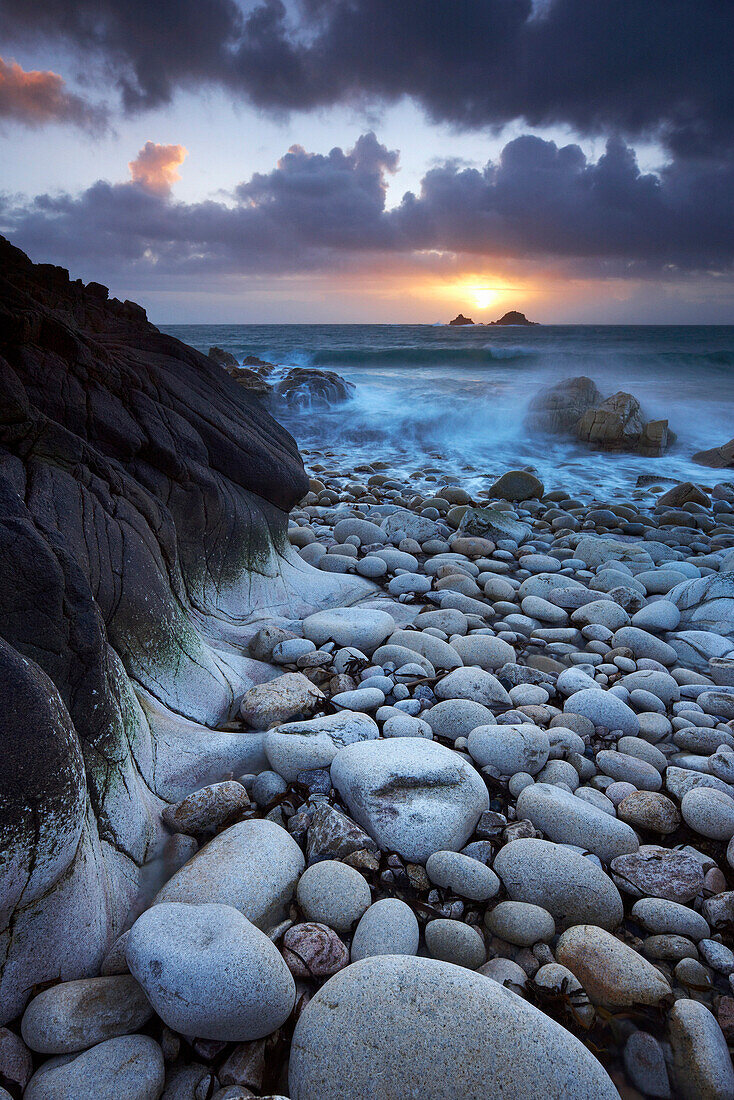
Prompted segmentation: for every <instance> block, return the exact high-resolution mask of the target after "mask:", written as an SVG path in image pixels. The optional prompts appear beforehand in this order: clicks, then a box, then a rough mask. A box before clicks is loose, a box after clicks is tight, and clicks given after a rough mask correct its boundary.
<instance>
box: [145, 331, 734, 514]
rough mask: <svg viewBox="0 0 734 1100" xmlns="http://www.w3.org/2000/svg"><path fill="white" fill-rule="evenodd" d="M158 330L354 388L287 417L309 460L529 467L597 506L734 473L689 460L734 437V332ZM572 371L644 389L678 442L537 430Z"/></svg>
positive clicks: (481, 474) (477, 470)
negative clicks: (647, 444)
mask: <svg viewBox="0 0 734 1100" xmlns="http://www.w3.org/2000/svg"><path fill="white" fill-rule="evenodd" d="M162 327H163V328H164V329H165V331H167V332H169V333H171V334H172V335H174V336H177V337H178V338H179V339H181V340H183V341H185V342H186V343H188V344H190V345H192V346H193V347H195V348H197V349H199V350H200V351H203V352H207V351H208V349H209V348H210V347H211V346H212V345H218V346H219V347H221V348H223V349H224V350H225V351H230V352H232V353H233V354H234V355H235V356H236V357H237V359H238V361H240V362H241V360H242V358H243V357H244V356H246V355H257V356H259V357H260V358H261V359H265V360H267V361H268V362H271V363H275V364H278V366H279V367H281V368H282V369H287V368H289V367H315V368H317V369H322V370H330V371H336V372H337V373H338V374H340V375H341V376H342V377H343V378H345V379H347V380H348V381H350V382H352V383H353V384H354V386H355V390H354V393H353V395H352V397H351V398H350V399H349V400H348V401H347V402H345V403H342V404H338V405H334V406H332V407H330V408H327V409H323V408H318V407H313V406H312V407H309V406H308V405H306V406H305V407H300V408H299V409H288V410H284V411H283V412H282V413H279V414H278V419H280V420H281V422H282V423H283V424H284V426H285V427H286V428H288V430H289V431H290V432H291V433H292V435H293V436H294V437H295V439H296V440H297V441H298V443H299V445H300V447H301V449H302V451H303V453H304V455H306V457H307V458H310V459H312V460H313V461H316V457H319V458H320V457H321V456H326V457H327V458H328V459H329V461H328V462H327V463H326V465H327V466H329V465H331V466H334V465H335V463H336V464H338V463H341V464H342V466H346V467H349V466H350V465H351V466H354V465H359V464H361V463H365V462H367V463H369V462H372V461H375V460H381V461H383V462H387V463H388V464H389V466H390V468H391V469H393V470H394V471H395V473H396V474H400V475H402V476H404V477H410V476H412V475H414V474H415V472H416V470H425V469H432V470H434V471H441V474H442V475H443V476H444V477H445V478H447V479H450V480H453V481H456V482H458V483H460V484H462V485H466V486H467V487H475V488H482V487H487V484H488V482H489V483H491V480H494V479H495V478H496V477H497V476H499V474H501V473H502V472H504V471H505V470H507V469H517V468H525V467H528V468H532V469H533V470H535V471H537V473H538V475H539V476H540V478H541V479H542V480H543V482H544V484H545V486H546V489H551V488H563V489H565V490H566V491H568V492H571V493H573V494H574V495H581V496H585V497H589V496H593V497H597V498H599V499H604V497H605V494H606V495H618V494H619V493H620V492H623V493H624V492H625V491H627V490H629V489H631V488H634V487H635V485H636V483H637V480H638V478H641V477H648V478H649V476H650V475H652V476H653V477H654V478H656V479H660V481H661V482H662V481H663V479H666V478H667V479H671V478H672V479H677V480H694V481H698V482H700V483H704V484H709V483H710V484H714V483H715V482H716V481H720V480H723V479H725V478H726V476H727V475H726V473H725V472H724V471H720V472H717V471H713V470H709V469H706V468H704V467H701V466H699V465H696V464H695V463H693V462H692V461H691V456H692V455H693V454H694V453H695V452H696V451H699V450H703V449H706V448H709V447H714V446H719V445H721V444H722V443H724V442H726V441H728V440H730V439H731V438H732V437H734V326H684V325H671V326H656V325H644V326H621V325H613V326H612V325H604V326H601V325H538V326H533V327H524V326H523V327H515V326H511V327H510V326H508V327H504V326H503V327H499V326H497V327H494V326H466V327H449V326H447V325H169V326H162ZM575 375H586V376H588V377H590V378H592V379H593V380H594V381H595V382H596V384H597V386H598V387H599V389H600V390H601V392H602V394H603V395H604V396H605V397H606V396H608V395H610V394H612V393H615V392H616V391H618V390H626V391H628V392H630V393H632V394H634V395H635V396H636V397H637V398H638V399H639V401H640V402H641V405H642V409H643V412H644V414H645V417H646V418H647V419H660V418H663V419H665V418H667V420H668V421H669V424H670V427H671V428H672V429H673V431H675V432H676V433H677V441H676V442H675V444H674V445H673V446H672V447H671V448H670V450H669V451H668V452H667V453H666V454H665V455H664V456H662V457H660V458H642V457H639V456H635V455H628V454H618V453H613V454H609V453H603V452H599V451H596V450H591V449H589V448H588V447H587V446H584V445H582V444H579V443H576V442H574V441H571V440H568V439H559V438H556V437H549V436H545V435H541V434H538V433H537V432H533V431H530V430H528V428H527V427H526V426H525V423H524V421H525V415H526V412H527V409H528V406H529V404H530V402H531V401H532V400H533V397H534V396H535V395H536V394H537V393H538V391H539V390H541V389H543V387H545V386H548V385H550V384H552V383H556V382H559V381H561V380H562V379H564V378H571V377H573V376H575ZM322 461H323V460H322ZM730 476H731V478H732V479H733V480H734V472H732V473H731V474H730Z"/></svg>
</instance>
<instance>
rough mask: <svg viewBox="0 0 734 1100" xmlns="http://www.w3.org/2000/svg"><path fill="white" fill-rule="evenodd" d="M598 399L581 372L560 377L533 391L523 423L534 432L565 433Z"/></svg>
mask: <svg viewBox="0 0 734 1100" xmlns="http://www.w3.org/2000/svg"><path fill="white" fill-rule="evenodd" d="M601 400H602V395H601V393H600V392H599V390H598V389H597V387H596V383H594V382H592V380H591V379H590V378H586V377H584V376H583V375H581V376H579V377H577V378H564V379H563V381H562V382H558V383H555V384H554V385H552V386H548V387H547V388H546V389H543V390H541V391H540V392H539V393H538V394H536V396H535V397H534V398H533V400H532V401H531V403H530V409H529V412H528V415H527V417H526V421H525V423H526V424H527V426H528V427H529V428H532V429H533V430H534V431H541V432H547V433H549V434H553V435H568V434H570V433H571V432H572V431H573V429H574V428H575V426H576V424H577V422H578V421H579V420H580V419H581V417H582V416H583V414H584V413H585V412H586V410H587V409H591V408H593V407H594V406H595V405H598V404H600V403H601Z"/></svg>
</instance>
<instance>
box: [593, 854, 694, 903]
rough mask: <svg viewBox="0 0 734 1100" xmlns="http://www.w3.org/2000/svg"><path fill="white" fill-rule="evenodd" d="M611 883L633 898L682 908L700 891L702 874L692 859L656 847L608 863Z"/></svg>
mask: <svg viewBox="0 0 734 1100" xmlns="http://www.w3.org/2000/svg"><path fill="white" fill-rule="evenodd" d="M611 871H612V877H613V878H614V881H615V882H616V883H617V885H618V886H619V888H620V890H622V891H624V892H625V893H627V894H632V896H633V897H655V898H667V900H668V901H677V902H680V903H681V904H683V905H685V904H686V903H687V902H690V901H692V900H693V899H694V898H695V897H696V896H697V895H698V894H700V893H702V891H703V870H702V868H701V864H700V863H699V862H698V860H697V859H695V858H694V857H693V856H689V855H687V854H686V853H685V852H680V851H676V850H673V849H669V848H661V847H660V846H659V845H657V844H643V845H642V846H641V847H640V849H639V851H638V852H633V853H631V854H628V855H621V856H618V857H617V858H616V859H613V860H612V862H611Z"/></svg>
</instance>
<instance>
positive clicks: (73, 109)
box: [0, 57, 106, 129]
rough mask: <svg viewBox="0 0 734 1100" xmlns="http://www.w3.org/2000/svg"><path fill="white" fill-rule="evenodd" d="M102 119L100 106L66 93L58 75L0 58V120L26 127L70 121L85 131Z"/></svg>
mask: <svg viewBox="0 0 734 1100" xmlns="http://www.w3.org/2000/svg"><path fill="white" fill-rule="evenodd" d="M105 117H106V111H105V109H104V108H103V107H100V106H95V105H93V104H90V103H88V102H87V101H86V100H85V99H82V97H81V96H78V95H74V94H73V93H72V92H69V91H67V89H66V86H65V84H64V80H63V77H61V76H59V74H58V73H54V72H52V71H51V70H46V71H41V70H39V69H31V70H26V69H22V68H21V67H20V65H19V64H18V63H17V62H16V61H12V60H11V61H5V60H4V59H3V58H2V57H0V119H11V120H12V121H14V122H22V123H24V124H25V125H26V126H44V125H46V124H47V123H50V122H70V123H72V124H73V125H75V126H83V127H85V128H87V129H99V128H100V127H101V126H102V125H103V123H104V121H105Z"/></svg>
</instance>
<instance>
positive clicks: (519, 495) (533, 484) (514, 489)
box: [489, 470, 544, 501]
mask: <svg viewBox="0 0 734 1100" xmlns="http://www.w3.org/2000/svg"><path fill="white" fill-rule="evenodd" d="M543 492H544V490H543V482H542V481H540V479H539V478H537V477H535V475H534V474H531V473H529V472H528V471H527V470H508V471H507V473H505V474H503V475H502V477H501V478H499V480H498V481H495V483H494V485H493V486H492V487H491V489H490V490H489V495H490V496H491V497H499V498H501V499H502V500H513V501H517V500H530V499H531V498H532V497H542V495H543Z"/></svg>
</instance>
